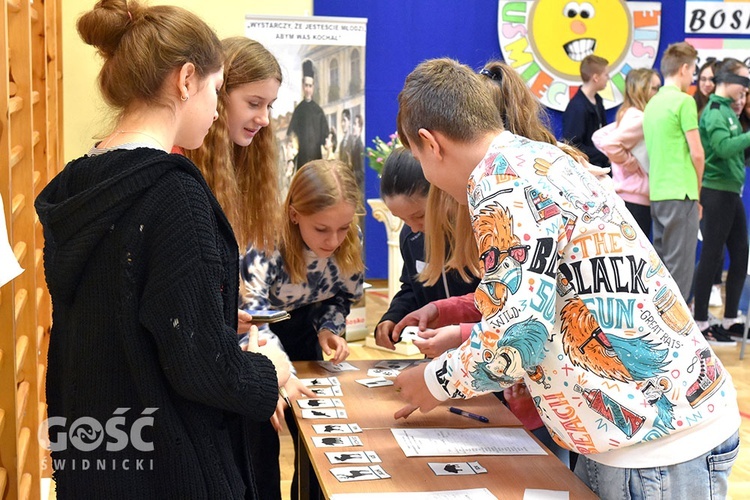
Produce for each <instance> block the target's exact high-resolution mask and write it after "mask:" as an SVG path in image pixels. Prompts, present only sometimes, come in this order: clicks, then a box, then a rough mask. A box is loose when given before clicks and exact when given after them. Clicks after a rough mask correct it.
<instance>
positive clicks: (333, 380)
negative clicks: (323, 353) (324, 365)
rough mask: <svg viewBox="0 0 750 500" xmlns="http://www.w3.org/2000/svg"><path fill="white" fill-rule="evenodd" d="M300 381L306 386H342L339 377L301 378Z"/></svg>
mask: <svg viewBox="0 0 750 500" xmlns="http://www.w3.org/2000/svg"><path fill="white" fill-rule="evenodd" d="M299 381H300V382H302V384H303V385H305V387H321V386H333V387H335V386H341V383H340V382H339V379H338V378H337V377H319V378H301V379H299Z"/></svg>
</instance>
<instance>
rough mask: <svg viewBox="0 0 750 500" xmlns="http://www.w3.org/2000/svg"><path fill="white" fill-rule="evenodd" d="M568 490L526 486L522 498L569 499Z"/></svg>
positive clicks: (530, 499) (525, 499) (541, 499)
mask: <svg viewBox="0 0 750 500" xmlns="http://www.w3.org/2000/svg"><path fill="white" fill-rule="evenodd" d="M569 498H570V492H569V491H556V490H533V489H529V488H527V489H526V490H524V492H523V500H569Z"/></svg>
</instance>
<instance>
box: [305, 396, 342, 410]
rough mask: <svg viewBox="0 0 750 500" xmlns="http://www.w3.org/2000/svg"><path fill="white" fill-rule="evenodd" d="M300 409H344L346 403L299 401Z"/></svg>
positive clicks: (317, 400) (335, 401) (318, 400)
mask: <svg viewBox="0 0 750 500" xmlns="http://www.w3.org/2000/svg"><path fill="white" fill-rule="evenodd" d="M297 404H298V405H299V407H300V408H343V407H344V403H342V402H341V400H340V399H337V398H332V399H328V398H326V399H298V400H297Z"/></svg>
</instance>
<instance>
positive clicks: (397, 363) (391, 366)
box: [375, 359, 414, 370]
mask: <svg viewBox="0 0 750 500" xmlns="http://www.w3.org/2000/svg"><path fill="white" fill-rule="evenodd" d="M413 364H414V362H413V361H410V360H408V359H383V360H381V361H378V362H377V363H375V368H385V369H387V370H404V369H406V368H409V367H410V366H411V365H413Z"/></svg>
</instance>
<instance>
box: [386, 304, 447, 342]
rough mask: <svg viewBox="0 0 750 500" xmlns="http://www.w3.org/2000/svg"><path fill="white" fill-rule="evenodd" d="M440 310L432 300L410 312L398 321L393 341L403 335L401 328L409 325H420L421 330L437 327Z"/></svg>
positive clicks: (392, 333) (394, 328) (392, 334)
mask: <svg viewBox="0 0 750 500" xmlns="http://www.w3.org/2000/svg"><path fill="white" fill-rule="evenodd" d="M438 316H439V312H438V308H437V306H436V305H435V304H433V303H432V302H430V303H429V304H427V305H426V306H423V307H420V308H419V309H417V310H416V311H413V312H410V313H409V314H407V315H406V316H404V319H402V320H401V321H399V322H398V323H396V326H394V327H393V331H392V332H391V339H392V340H393V341H396V340H398V338H399V337H400V336H401V330H403V329H404V328H406V327H407V326H418V327H419V329H420V330H425V329H427V328H435V327H436V326H438V325H437V323H436V322H437V320H438Z"/></svg>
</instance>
